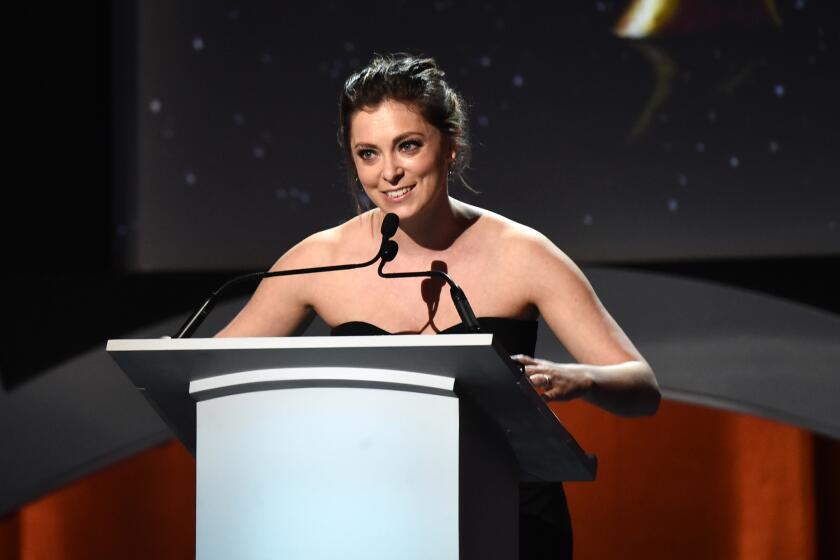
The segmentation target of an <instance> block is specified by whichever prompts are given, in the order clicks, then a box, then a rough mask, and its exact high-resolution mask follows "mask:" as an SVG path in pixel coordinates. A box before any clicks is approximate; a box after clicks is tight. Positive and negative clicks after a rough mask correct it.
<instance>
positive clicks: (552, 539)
mask: <svg viewBox="0 0 840 560" xmlns="http://www.w3.org/2000/svg"><path fill="white" fill-rule="evenodd" d="M339 118H340V127H339V141H340V143H341V145H342V146H343V148H344V149H345V150H346V154H347V157H348V161H349V163H350V164H349V166H348V167H349V169H350V170H351V171H352V173H353V180H352V182H353V183H354V184H355V188H358V189H361V190H362V191H363V192H364V194H365V195H367V198H369V199H370V201H371V202H372V203H373V204H374V205H375V208H373V209H372V210H370V211H367V212H364V213H361V214H360V215H358V216H356V217H355V218H353V219H351V220H349V221H348V222H346V223H344V224H342V225H340V226H338V227H335V228H333V229H329V230H326V231H322V232H319V233H316V234H314V235H312V236H310V237H308V238H307V239H305V240H304V241H302V242H301V243H299V244H298V245H297V246H295V247H293V248H292V249H291V250H289V251H288V252H287V253H286V254H285V255H283V256H282V257H281V258H280V259H279V260H278V261H277V263H276V264H275V265H274V267H273V269H272V270H285V269H292V268H303V267H313V266H321V265H323V264H325V263H343V262H363V261H365V260H367V259H368V258H369V257H370V255H371V254H375V253H376V252H377V250H378V249H379V243H380V239H379V234H378V232H379V230H380V225H381V223H382V219H383V217H384V215H385V214H387V213H389V212H393V213H395V214H397V215H398V216H399V218H400V227H399V230H398V231H397V233H396V234H395V235H394V237H393V239H394V240H395V241H396V242H397V243H398V244H399V247H400V249H399V256H398V258H397V259H396V260H395V261H394V262H392V263H391V264H389V271H390V272H400V271H416V270H428V269H429V268H437V269H444V270H446V271H447V272H448V273H449V274H450V275H451V276H452V277H453V278H455V279H456V280H457V282H458V283H459V284H460V286H461V287H462V288H463V289H464V291H465V292H466V294H467V295H468V296H469V298H470V302H471V304H472V307H473V309H474V310H475V312H476V315H478V316H479V317H480V319H479V320H480V322H481V325H482V328H483V330H485V331H492V332H494V333H496V335H497V337H498V338H500V339H501V340H502V343H503V344H504V345H505V346H506V347H507V349H508V350H509V351H510V352H511V353H513V354H516V355H515V356H514V359H515V360H517V361H519V362H520V363H522V364H524V366H525V371H526V373H527V374H528V375H529V377H530V380H531V382H532V383H533V384H534V385H535V386H536V387H540V388H542V389H544V396H545V398H547V399H550V400H570V399H575V398H582V399H584V400H586V401H588V402H590V403H592V404H594V405H596V406H599V407H601V408H603V409H605V410H608V411H610V412H612V413H615V414H619V415H622V416H639V415H646V414H653V413H654V412H655V411H656V409H657V407H658V406H659V390H658V387H657V384H656V380H655V378H654V375H653V371H652V370H651V368H650V366H648V364H647V363H646V362H645V360H644V359H643V358H642V356H641V355H640V354H639V352H638V351H637V350H636V348H635V347H634V346H633V344H632V343H631V342H630V340H629V339H628V338H627V337H626V336H625V335H624V333H623V332H622V331H621V329H620V328H619V326H618V325H617V324H616V323H615V321H613V319H612V318H611V317H610V315H609V314H608V313H607V311H606V310H605V309H604V307H603V306H602V305H601V304H600V302H599V301H598V298H597V297H596V295H595V293H594V292H593V290H592V288H591V286H590V285H589V283H588V282H587V280H586V279H585V278H584V276H583V274H582V273H581V271H580V270H579V269H578V267H577V266H576V265H575V264H574V263H573V262H572V261H571V260H570V259H569V258H568V257H567V256H566V255H565V254H563V252H562V251H560V250H559V249H558V248H557V247H555V246H554V244H552V243H551V241H549V240H548V239H547V238H546V237H544V236H543V235H541V234H540V233H538V232H536V231H534V230H533V229H531V228H528V227H526V226H523V225H520V224H517V223H515V222H513V221H511V220H508V219H506V218H504V217H502V216H499V215H498V214H494V213H492V212H489V211H487V210H483V209H481V208H477V207H475V206H471V205H469V204H465V203H463V202H460V201H458V200H455V199H454V198H452V197H450V196H449V190H448V187H449V181H448V179H449V178H450V177H451V176H453V175H457V176H461V174H462V172H463V170H464V168H465V167H466V165H467V163H468V160H469V148H470V144H469V140H468V137H467V117H466V113H465V109H464V103H463V100H462V99H461V97H460V96H459V95H458V94H457V93H456V92H455V91H454V90H452V88H450V87H449V86H448V85H447V84H446V82H445V81H444V80H443V72H442V71H441V70H440V69H439V68H438V67H437V65H436V63H435V62H434V60H432V59H429V58H418V57H412V56H407V55H395V56H377V57H375V58H374V59H373V60H372V61H371V63H370V64H369V65H368V66H367V67H366V68H364V69H362V70H361V71H359V72H357V73H356V74H353V75H352V76H351V77H350V78H349V79H348V80H347V82H346V84H345V87H344V92H343V94H342V97H341V102H340V115H339ZM523 263H526V264H523ZM440 287H441V286H440V284H437V283H436V282H435V281H432V280H429V279H417V278H411V279H399V280H394V279H388V280H386V279H383V278H380V277H379V276H378V275H377V272H376V270H375V268H374V267H368V268H362V269H356V270H349V271H343V272H336V273H331V274H317V275H303V276H288V277H280V278H273V279H270V280H267V281H265V282H263V283H262V284H261V285H260V286H259V288H258V289H257V291H256V292H255V294H254V296H253V297H252V298H251V300H250V301H249V302H248V304H247V305H246V306H245V307H244V308H243V309H242V311H241V312H240V313H239V315H237V317H236V318H235V319H234V320H233V321H232V322H231V323H230V324H229V325H228V326H227V327H226V328H225V329H223V330H222V331H221V332H220V333H219V336H286V335H289V334H291V333H293V332H294V331H295V329H296V328H297V327H298V326H299V325H300V324H301V323H303V322H304V321H305V319H306V317H307V315H308V314H309V313H310V312H315V313H317V314H318V315H319V316H320V317H321V318H322V319H323V320H324V321H325V322H326V323H327V324H329V325H332V326H334V330H333V333H334V334H388V333H420V334H436V333H441V332H458V331H463V330H464V329H465V327H464V325H461V324H460V322H459V316H458V313H457V311H456V310H455V308H454V306H453V304H452V302H451V301H450V300H449V299H448V298H446V297H444V298H442V299H441V298H440ZM539 315H542V317H543V318H544V319H545V321H546V323H547V324H548V326H549V327H550V328H551V330H552V332H553V333H554V335H555V336H556V337H557V338H558V339H559V340H560V342H561V343H562V344H563V345H564V346H565V347H566V349H568V351H569V352H570V353H571V354H572V356H574V358H575V359H576V360H577V361H578V362H579V363H577V364H557V363H552V362H549V361H546V360H539V359H535V358H532V357H530V356H531V355H533V352H534V345H535V343H536V319H537V317H538V316H539ZM521 501H522V517H521V520H520V527H521V534H522V538H521V541H522V547H523V549H522V558H523V559H528V558H540V557H542V555H550V557H552V558H562V557H571V529H570V525H569V521H568V514H567V512H566V503H565V498H564V497H563V495H562V490H560V491H557V490H554V491H553V492H546V491H542V490H541V489H539V488H538V489H536V490H535V489H534V488H530V489H523V492H522V500H521ZM529 546H530V547H531V548H528V547H529ZM535 547H536V548H535ZM540 547H541V549H542V550H538V548H540Z"/></svg>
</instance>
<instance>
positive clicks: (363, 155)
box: [356, 140, 423, 161]
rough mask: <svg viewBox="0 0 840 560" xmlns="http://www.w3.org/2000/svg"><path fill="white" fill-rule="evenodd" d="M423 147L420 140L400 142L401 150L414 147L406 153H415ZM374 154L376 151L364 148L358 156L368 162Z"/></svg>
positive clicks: (357, 153)
mask: <svg viewBox="0 0 840 560" xmlns="http://www.w3.org/2000/svg"><path fill="white" fill-rule="evenodd" d="M422 145H423V143H422V142H420V141H419V140H404V141H402V142H400V144H399V146H398V147H399V148H400V149H404V148H406V147H407V146H412V147H411V148H407V149H405V150H404V151H408V152H413V151H415V150H417V149H418V148H420V147H421V146H422ZM373 153H374V150H371V149H369V148H364V149H361V150H359V151H358V152H356V155H357V156H359V159H362V160H365V161H367V160H369V159H370V157H369V156H372V155H373Z"/></svg>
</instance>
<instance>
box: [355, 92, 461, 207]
mask: <svg viewBox="0 0 840 560" xmlns="http://www.w3.org/2000/svg"><path fill="white" fill-rule="evenodd" d="M350 149H351V150H352V152H353V163H354V164H355V166H356V173H357V175H358V177H359V181H360V182H361V184H362V186H363V187H364V189H365V192H366V193H367V195H368V197H369V198H370V199H371V201H373V203H374V204H376V206H378V207H379V208H380V209H381V210H382V211H383V212H386V213H387V212H393V213H395V214H397V215H398V216H399V217H400V219H401V220H405V219H409V218H411V217H412V216H416V215H418V213H420V212H421V211H422V210H423V209H424V208H428V207H429V206H430V203H432V202H435V201H437V200H438V199H439V197H445V196H448V193H447V189H446V174H447V171H448V169H449V165H450V163H451V162H452V160H453V158H454V153H453V152H452V151H451V150H447V148H446V142H445V139H444V137H443V135H442V134H441V132H440V131H439V130H438V129H437V128H435V127H434V126H432V125H431V124H429V123H428V122H427V121H426V119H424V118H423V116H422V115H421V114H420V113H419V112H417V111H415V110H414V109H413V108H412V107H411V106H410V105H406V104H405V103H401V102H399V101H392V100H385V101H383V102H382V103H380V104H379V105H377V106H376V107H374V108H366V109H362V110H360V111H358V112H356V114H355V115H353V117H352V118H351V119H350Z"/></svg>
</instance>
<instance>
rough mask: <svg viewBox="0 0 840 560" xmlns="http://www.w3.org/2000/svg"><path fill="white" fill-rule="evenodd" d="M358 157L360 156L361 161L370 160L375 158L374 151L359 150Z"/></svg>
mask: <svg viewBox="0 0 840 560" xmlns="http://www.w3.org/2000/svg"><path fill="white" fill-rule="evenodd" d="M356 155H357V156H359V159H364V160H368V159H371V158H373V156H374V153H373V150H359V151H358V152H356Z"/></svg>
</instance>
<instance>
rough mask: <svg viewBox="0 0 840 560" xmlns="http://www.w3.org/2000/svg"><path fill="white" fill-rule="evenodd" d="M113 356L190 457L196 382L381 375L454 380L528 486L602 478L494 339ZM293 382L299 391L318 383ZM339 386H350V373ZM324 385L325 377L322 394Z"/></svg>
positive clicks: (197, 346)
mask: <svg viewBox="0 0 840 560" xmlns="http://www.w3.org/2000/svg"><path fill="white" fill-rule="evenodd" d="M107 351H108V353H109V354H110V355H111V356H112V357H113V358H114V359H115V360H116V361H117V363H118V364H119V365H120V367H121V368H122V369H123V371H124V372H125V373H126V374H127V375H128V377H129V378H130V379H131V381H132V382H133V383H134V385H135V387H137V388H138V389H139V390H141V391H143V392H144V394H145V395H146V397H147V398H148V400H149V401H150V403H151V404H152V405H153V406H154V407H155V408H156V409H157V410H158V412H159V414H160V415H161V416H162V417H163V418H164V420H165V421H166V422H167V423H168V424H169V426H170V427H171V428H172V430H173V432H174V433H175V434H176V435H177V436H178V437H179V438H180V439H181V441H182V442H183V443H184V445H185V446H186V447H187V448H188V449H190V450H191V451H193V450H194V449H195V400H194V399H193V397H191V395H190V393H189V387H190V383H191V382H195V381H198V380H202V379H207V378H210V377H216V376H225V375H231V374H238V373H242V372H253V371H260V370H282V369H285V368H288V369H289V370H290V374H291V373H292V371H291V370H298V371H299V370H300V368H329V367H333V368H342V370H344V371H346V370H347V368H359V369H367V370H371V369H382V370H392V371H403V372H415V373H422V374H426V375H433V376H435V375H437V376H444V377H448V378H452V379H454V380H455V384H454V386H455V394H456V395H457V396H458V397H460V398H469V399H471V400H472V401H473V402H475V403H476V404H477V405H478V406H479V407H480V408H481V409H483V410H484V412H485V413H486V414H487V415H488V417H489V418H491V419H492V420H493V421H494V422H495V423H496V425H497V426H498V427H499V428H500V429H501V430H502V431H503V432H504V434H505V435H506V437H507V439H508V441H509V443H510V445H511V449H512V450H513V452H514V454H515V455H516V457H517V460H518V462H519V465H520V469H521V471H522V479H523V480H544V481H560V480H592V479H593V478H594V476H595V468H596V462H595V459H594V457H592V456H589V455H587V454H586V453H585V452H584V451H583V450H582V449H580V447H579V446H578V445H577V443H576V442H575V441H574V439H573V438H572V437H571V436H570V435H569V433H568V432H567V431H566V430H565V428H563V426H562V424H561V423H560V422H559V420H558V419H557V417H556V416H555V415H554V413H553V412H552V411H551V409H550V408H548V406H547V405H546V403H545V402H544V401H543V399H542V398H541V397H540V396H539V395H538V394H537V392H536V391H534V389H533V387H532V386H531V384H530V382H529V381H528V380H527V379H526V377H525V375H524V374H523V372H522V371H521V369H520V367H519V364H518V363H516V362H514V361H513V360H511V359H510V356H508V354H507V353H506V352H505V350H504V349H503V348H502V347H501V345H499V344H498V342H494V341H493V335H492V334H443V335H435V336H431V335H398V336H342V337H255V338H210V339H207V338H204V339H202V338H196V339H133V340H128V339H126V340H110V341H108V346H107ZM289 381H294V382H295V383H296V386H298V387H300V386H307V385H306V383H307V382H310V381H307V380H303V381H302V380H301V379H294V380H289ZM326 381H327V383H329V380H326ZM335 382H336V384H335V386H347V385H346V383H347V378H346V375H345V376H342V377H341V379H339V378H338V376H337V378H336V380H335ZM301 383H302V384H301ZM324 383H325V379H324V378H323V376H319V379H318V385H317V386H324ZM313 386H314V385H313ZM265 388H266V387H265V386H262V387H258V386H254V387H253V388H252V389H250V390H263V389H265ZM245 390H248V389H245Z"/></svg>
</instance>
